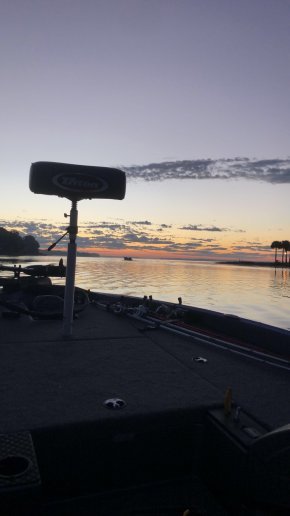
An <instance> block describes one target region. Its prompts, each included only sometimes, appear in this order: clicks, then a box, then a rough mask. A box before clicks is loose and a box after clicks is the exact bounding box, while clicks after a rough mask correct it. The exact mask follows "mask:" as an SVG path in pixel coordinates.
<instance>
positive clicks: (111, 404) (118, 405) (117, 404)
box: [104, 398, 127, 410]
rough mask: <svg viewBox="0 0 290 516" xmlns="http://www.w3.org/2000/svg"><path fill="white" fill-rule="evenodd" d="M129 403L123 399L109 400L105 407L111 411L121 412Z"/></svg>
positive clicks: (105, 402)
mask: <svg viewBox="0 0 290 516" xmlns="http://www.w3.org/2000/svg"><path fill="white" fill-rule="evenodd" d="M126 405H127V403H126V402H125V401H124V400H121V398H109V399H108V400H105V401H104V406H105V407H106V408H108V409H110V410H120V409H122V408H124V407H126Z"/></svg>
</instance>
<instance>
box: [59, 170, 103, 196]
mask: <svg viewBox="0 0 290 516" xmlns="http://www.w3.org/2000/svg"><path fill="white" fill-rule="evenodd" d="M53 182H54V184H55V185H57V186H59V187H60V188H63V189H64V190H69V191H71V192H84V191H86V192H91V193H93V192H103V191H104V190H106V189H107V188H108V183H107V182H106V181H105V180H104V179H102V178H101V177H98V178H96V177H92V176H90V175H82V174H58V175H57V176H55V177H54V178H53Z"/></svg>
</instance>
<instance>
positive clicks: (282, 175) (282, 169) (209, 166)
mask: <svg viewBox="0 0 290 516" xmlns="http://www.w3.org/2000/svg"><path fill="white" fill-rule="evenodd" d="M123 170H124V171H125V172H126V175H127V177H128V179H135V180H138V179H141V180H143V181H164V180H166V179H248V180H255V181H265V182H267V183H273V184H274V183H277V184H278V183H290V158H288V159H268V160H257V159H249V158H233V159H216V160H214V159H200V160H183V161H164V162H161V163H149V164H148V165H135V166H132V167H125V168H124V167H123Z"/></svg>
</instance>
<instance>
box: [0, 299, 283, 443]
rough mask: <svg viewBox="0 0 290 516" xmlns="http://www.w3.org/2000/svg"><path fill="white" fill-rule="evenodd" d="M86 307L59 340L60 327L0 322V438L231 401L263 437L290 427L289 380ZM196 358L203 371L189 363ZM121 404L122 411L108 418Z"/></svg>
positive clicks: (274, 370)
mask: <svg viewBox="0 0 290 516" xmlns="http://www.w3.org/2000/svg"><path fill="white" fill-rule="evenodd" d="M141 327H144V324H143V323H142V322H139V321H135V320H133V319H129V318H126V317H118V316H116V315H114V314H111V313H108V312H105V311H102V310H100V309H97V308H96V307H94V306H89V307H88V309H87V310H86V311H85V312H83V313H82V314H80V316H79V319H78V320H76V321H74V327H73V337H72V339H71V340H69V341H65V340H63V338H62V323H61V321H33V320H32V319H30V318H29V317H27V316H21V317H20V318H19V319H15V320H5V319H2V318H1V319H0V385H1V398H0V413H1V418H0V432H1V433H6V432H16V431H19V430H32V429H38V428H40V429H41V428H45V427H49V426H55V425H65V424H71V423H78V422H81V421H86V422H89V421H98V420H99V421H102V420H109V419H110V418H115V417H118V418H127V417H131V416H132V417H133V416H140V417H144V416H146V415H147V414H148V415H149V414H170V412H172V411H174V412H176V411H178V410H180V411H181V412H182V411H184V412H187V411H190V412H191V413H192V414H193V416H192V417H194V414H195V413H196V418H197V420H198V418H200V413H201V412H202V411H203V410H206V408H207V407H211V406H213V405H216V404H222V403H223V397H224V392H225V390H226V388H227V387H228V386H231V387H232V389H233V398H234V401H235V402H236V403H237V404H238V405H241V407H242V408H243V409H245V410H247V411H249V412H250V413H251V414H252V415H253V416H254V417H256V418H257V419H258V420H260V421H261V422H263V423H265V424H266V425H268V426H269V427H270V428H276V427H278V426H281V425H284V424H287V423H289V422H290V412H289V405H290V375H289V371H288V370H284V369H280V368H275V367H273V366H270V365H268V364H266V363H263V362H258V361H254V360H252V359H250V358H246V357H243V356H241V355H236V354H233V353H231V352H230V351H226V350H221V349H217V348H215V347H213V346H212V345H211V344H206V343H204V342H203V343H201V342H200V341H198V340H194V339H189V338H186V337H179V336H177V335H174V334H172V333H170V332H166V331H164V330H159V329H158V330H153V331H148V332H140V331H139V330H140V328H141ZM197 356H202V357H205V358H206V359H207V362H206V363H201V362H195V360H194V358H195V357H197ZM111 397H119V398H122V399H124V400H125V401H126V403H127V406H126V408H124V409H122V410H120V411H117V412H115V411H110V410H108V409H107V408H105V407H104V406H103V402H104V400H106V399H108V398H111Z"/></svg>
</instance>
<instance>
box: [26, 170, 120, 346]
mask: <svg viewBox="0 0 290 516" xmlns="http://www.w3.org/2000/svg"><path fill="white" fill-rule="evenodd" d="M29 188H30V190H31V191H32V192H34V193H39V194H45V195H58V196H59V197H66V198H67V199H69V200H70V201H71V203H72V206H71V211H70V225H69V228H68V231H67V232H68V233H69V243H68V248H67V268H66V284H65V295H64V310H63V336H64V337H65V338H69V337H70V336H71V334H72V321H73V307H74V285H75V268H76V236H77V232H78V227H77V219H78V211H77V202H78V201H80V200H82V199H120V200H121V199H124V197H125V191H126V176H125V173H124V172H122V170H118V169H116V168H108V167H89V166H84V165H70V164H67V163H55V162H50V161H38V162H36V163H32V165H31V168H30V176H29ZM65 234H66V233H65ZM63 236H65V235H63ZM61 238H62V237H61ZM59 240H61V239H59ZM53 247H54V246H53ZM51 248H52V246H51Z"/></svg>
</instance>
